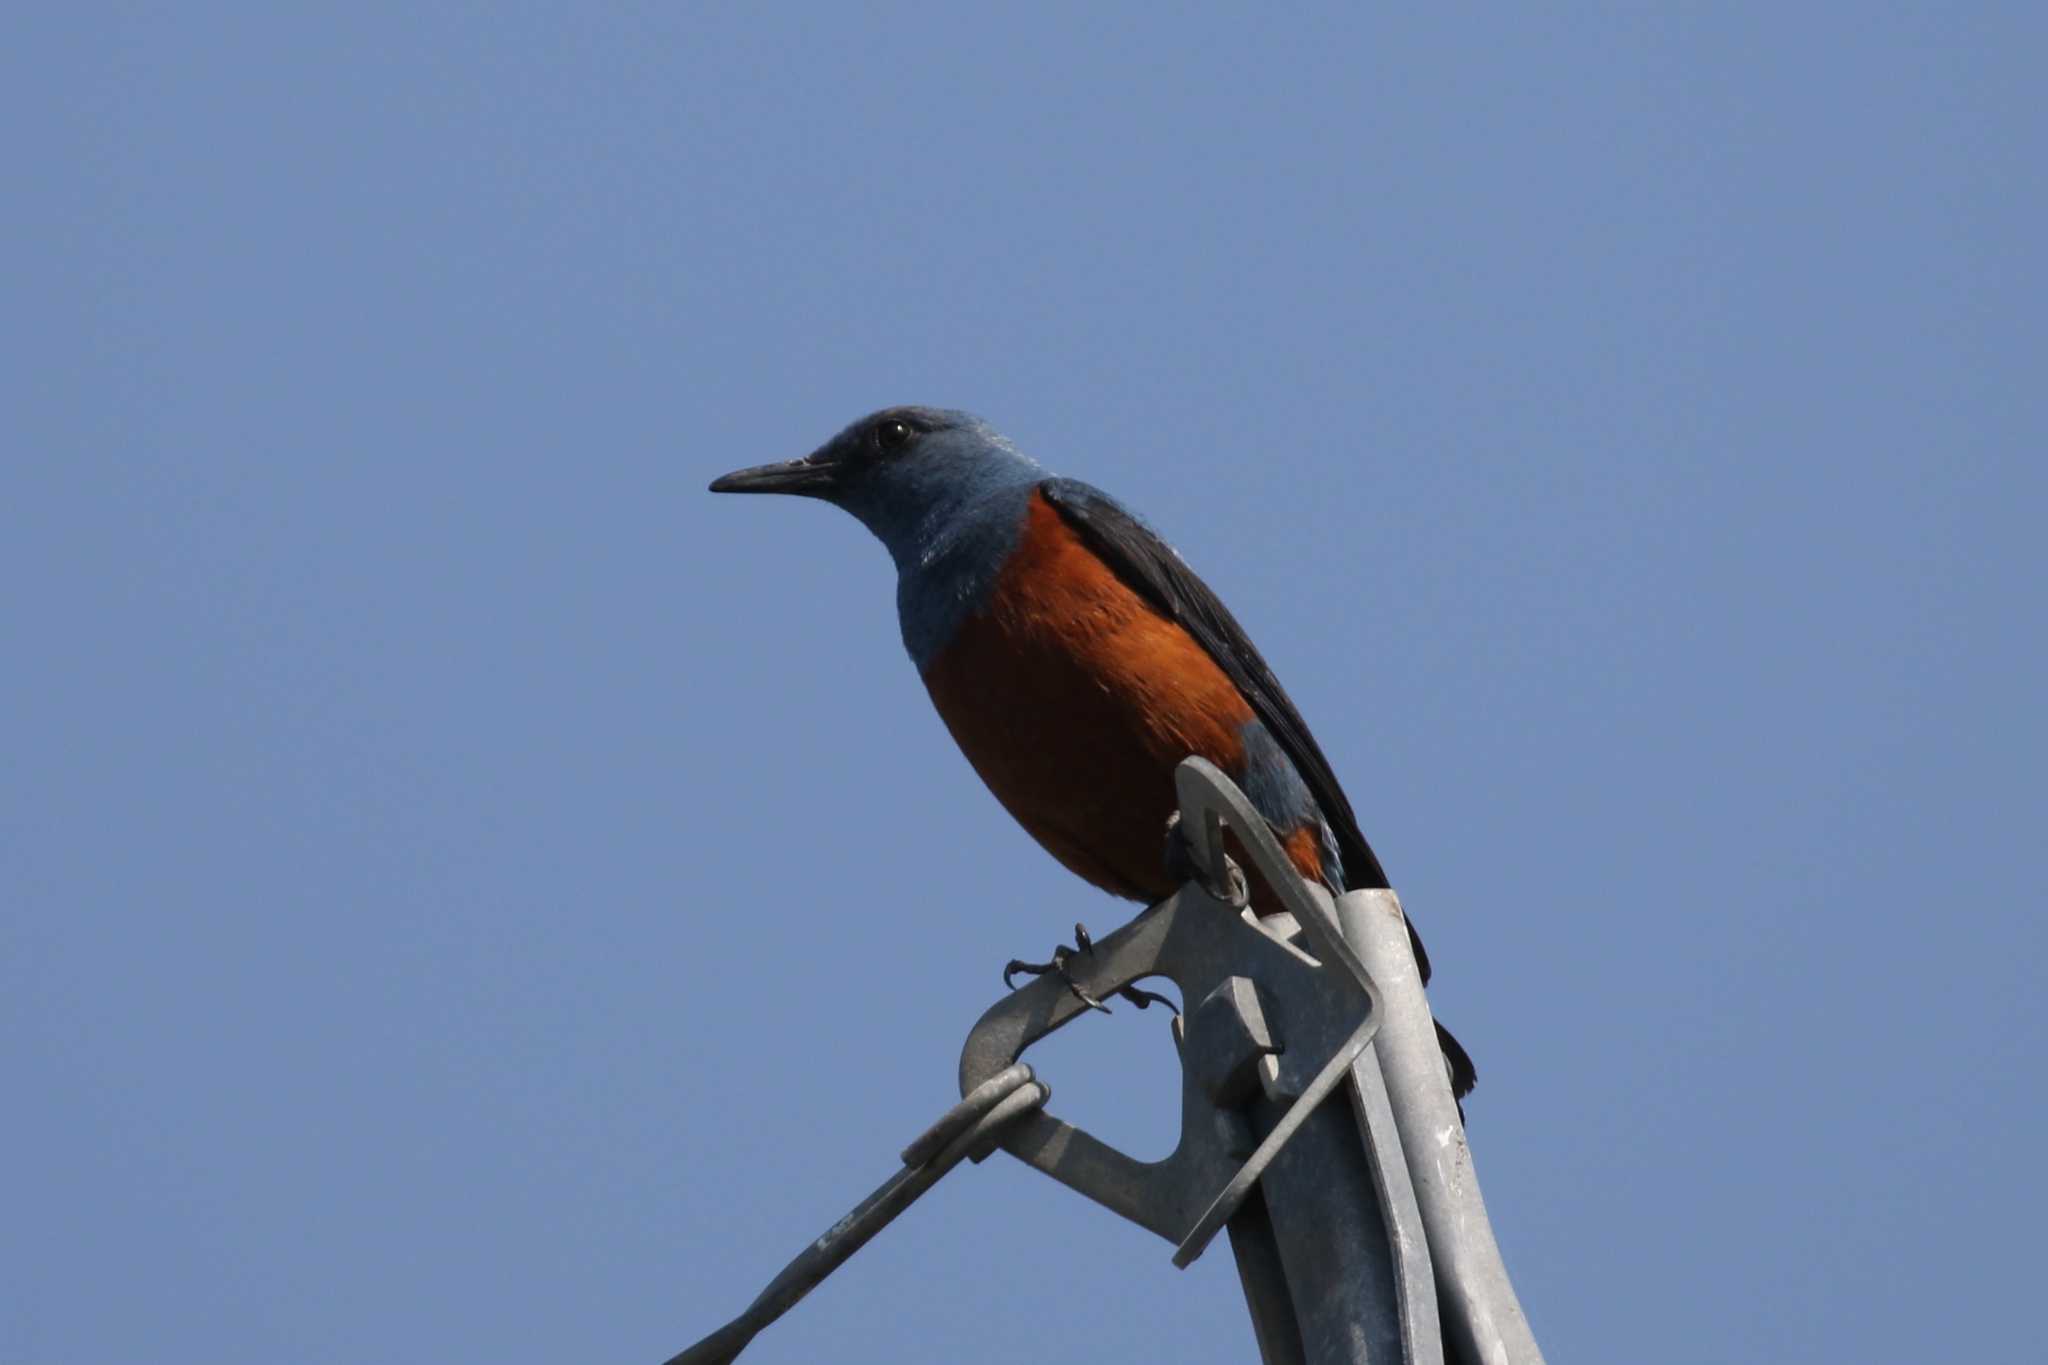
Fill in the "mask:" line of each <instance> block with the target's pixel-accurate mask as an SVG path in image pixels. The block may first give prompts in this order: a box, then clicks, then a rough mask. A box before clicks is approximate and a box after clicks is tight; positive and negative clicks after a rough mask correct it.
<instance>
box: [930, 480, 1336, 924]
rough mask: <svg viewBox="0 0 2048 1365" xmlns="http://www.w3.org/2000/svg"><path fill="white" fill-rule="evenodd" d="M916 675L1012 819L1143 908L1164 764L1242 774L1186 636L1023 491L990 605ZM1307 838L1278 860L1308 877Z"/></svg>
mask: <svg viewBox="0 0 2048 1365" xmlns="http://www.w3.org/2000/svg"><path fill="white" fill-rule="evenodd" d="M924 679H925V686H926V688H927V689H928V690H929V691H930V693H931V697H932V702H933V704H934V705H936V706H937V707H938V711H939V715H940V716H941V717H943V718H944V720H945V722H946V727H947V728H948V729H949V730H951V731H952V733H953V738H954V739H955V740H956V741H957V742H958V743H959V745H960V749H961V752H962V753H964V754H966V756H967V761H968V762H969V763H971V764H973V765H974V770H975V772H977V773H979V774H980V775H981V779H982V781H983V782H986V783H987V784H988V788H989V790H990V791H992V792H994V793H995V795H996V799H997V800H999V801H1001V802H1002V803H1003V806H1004V808H1005V809H1007V810H1008V811H1009V812H1010V814H1011V815H1012V816H1014V817H1015V818H1016V820H1017V822H1018V823H1019V824H1021V825H1022V826H1024V828H1025V829H1026V830H1027V831H1028V832H1029V833H1030V834H1031V836H1032V837H1033V838H1034V839H1036V840H1038V842H1039V843H1040V844H1042V845H1044V846H1045V848H1046V850H1047V851H1048V852H1050V853H1051V854H1052V855H1053V856H1054V857H1055V858H1058V859H1059V860H1060V862H1062V863H1064V864H1065V865H1066V866H1067V867H1068V868H1069V869H1071V870H1072V871H1073V872H1075V873H1076V874H1078V875H1079V876H1081V877H1084V878H1086V879H1087V880H1088V881H1090V882H1093V883H1094V884H1095V885H1097V886H1099V887H1102V888H1103V889H1104V890H1106V891H1110V892H1113V893H1115V894H1116V895H1119V896H1127V897H1130V898H1131V899H1133V900H1141V901H1151V900H1157V899H1159V898H1160V897H1162V896H1165V895H1167V894H1169V893H1170V892H1171V891H1173V890H1174V886H1173V884H1172V882H1171V881H1170V880H1169V878H1168V877H1167V873H1166V865H1165V848H1166V820H1167V817H1168V816H1169V815H1170V814H1171V813H1172V811H1173V809H1174V806H1175V798H1174V790H1173V769H1174V766H1175V765H1176V764H1178V763H1179V762H1180V761H1181V760H1182V759H1183V758H1186V757H1187V756H1188V755H1190V754H1199V755H1201V756H1202V757H1204V758H1207V759H1208V760H1210V761H1211V762H1213V763H1215V764H1216V765H1217V766H1218V767H1220V768H1222V769H1223V770H1224V771H1225V772H1228V773H1232V774H1238V773H1240V772H1241V771H1242V766H1243V758H1244V743H1243V739H1242V732H1243V727H1244V725H1245V724H1246V722H1248V721H1250V720H1251V719H1252V717H1253V713H1252V709H1251V707H1250V706H1249V705H1248V704H1247V703H1246V702H1245V700H1244V698H1243V697H1242V696H1241V695H1240V694H1239V693H1238V690H1237V687H1236V685H1235V684H1233V683H1232V682H1231V681H1230V679H1229V677H1228V676H1226V675H1225V674H1224V672H1223V670H1222V669H1221V668H1219V667H1217V665H1216V662H1215V661H1214V660H1213V659H1211V658H1210V657H1209V655H1208V654H1207V652H1205V651H1204V650H1203V649H1202V647H1201V646H1200V645H1199V644H1197V643H1196V642H1195V640H1194V638H1193V637H1192V636H1190V635H1189V634H1188V633H1187V632H1186V631H1185V630H1183V629H1181V627H1180V626H1179V625H1177V624H1175V623H1174V622H1173V621H1170V620H1168V619H1167V618H1166V617H1164V616H1161V615H1160V614H1159V613H1158V612H1156V611H1154V610H1153V609H1152V607H1151V606H1150V605H1149V604H1147V603H1146V602H1145V601H1144V599H1142V598H1141V597H1139V596H1138V595H1137V594H1136V593H1135V592H1133V591H1132V590H1131V589H1130V588H1128V587H1126V586H1125V585H1124V583H1123V581H1122V580H1121V579H1119V578H1118V577H1117V576H1116V574H1115V573H1114V572H1113V571H1112V570H1111V569H1109V568H1108V567H1107V566H1106V565H1104V564H1103V563H1102V561H1101V560H1099V559H1097V558H1096V557H1095V556H1094V554H1093V553H1091V552H1090V551H1089V550H1088V548H1087V547H1086V546H1085V545H1083V544H1082V543H1081V542H1080V540H1079V539H1078V538H1077V537H1076V535H1075V534H1074V532H1073V530H1072V528H1071V527H1069V526H1068V525H1067V524H1066V522H1065V520H1064V519H1062V518H1061V516H1060V514H1059V513H1058V511H1056V510H1055V509H1054V508H1053V507H1052V506H1051V505H1050V504H1048V503H1047V502H1046V501H1045V500H1044V499H1043V498H1042V497H1036V496H1034V497H1033V498H1032V500H1031V503H1030V507H1029V511H1028V512H1027V513H1026V519H1025V525H1024V528H1023V530H1022V532H1021V534H1020V535H1019V537H1018V542H1017V548H1016V550H1015V551H1014V552H1013V553H1012V555H1011V557H1010V560H1009V562H1008V563H1007V564H1006V565H1005V566H1004V570H1003V573H1002V576H1001V577H1000V578H999V579H998V580H997V581H996V583H995V585H994V587H993V588H992V589H991V592H990V595H989V600H988V601H987V602H986V603H985V604H984V605H983V607H982V608H981V609H980V610H979V611H978V612H976V613H975V614H973V615H972V616H970V617H968V618H967V619H966V620H965V621H964V622H963V623H962V624H961V626H960V628H959V630H958V632H957V633H956V634H955V636H954V638H953V639H952V640H951V641H950V642H949V643H948V644H947V646H946V648H944V649H943V650H941V651H940V652H939V653H938V655H937V656H936V657H935V658H934V659H933V660H932V661H931V663H930V664H929V665H927V667H926V669H925V674H924ZM1287 833H1288V834H1296V832H1294V831H1288V832H1287ZM1306 834H1307V832H1306V831H1303V832H1300V834H1298V835H1296V837H1293V838H1289V839H1288V840H1287V843H1288V851H1289V853H1290V854H1293V855H1295V859H1296V861H1297V863H1298V864H1300V865H1301V866H1302V867H1303V870H1304V871H1305V872H1309V873H1311V874H1312V873H1313V870H1314V867H1315V865H1316V864H1315V854H1314V851H1313V850H1314V847H1315V840H1314V838H1313V837H1302V836H1305V835H1306ZM1296 844H1300V845H1301V847H1300V848H1299V849H1298V850H1297V849H1296V848H1295V845H1296ZM1304 858H1305V859H1306V861H1305V862H1304V861H1303V860H1304Z"/></svg>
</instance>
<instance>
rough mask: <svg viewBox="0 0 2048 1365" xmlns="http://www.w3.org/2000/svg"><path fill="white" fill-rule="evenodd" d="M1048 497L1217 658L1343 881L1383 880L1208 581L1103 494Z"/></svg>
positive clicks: (1288, 706) (1323, 766)
mask: <svg viewBox="0 0 2048 1365" xmlns="http://www.w3.org/2000/svg"><path fill="white" fill-rule="evenodd" d="M1039 491H1040V492H1041V493H1043V494H1044V495H1045V500H1046V501H1047V502H1049V503H1051V504H1052V505H1053V506H1054V507H1056V508H1058V509H1059V512H1060V515H1061V516H1063V517H1065V518H1066V520H1067V524H1068V525H1069V526H1072V527H1073V528H1074V531H1075V532H1076V534H1078V535H1079V536H1080V537H1081V539H1082V540H1083V541H1084V542H1085V543H1086V544H1087V546H1088V548H1089V549H1091V550H1093V551H1094V552H1095V553H1096V554H1097V555H1098V556H1100V557H1101V559H1102V561H1103V563H1105V564H1107V565H1109V567H1110V568H1112V569H1114V570H1115V571H1116V574H1117V576H1118V577H1119V578H1121V579H1122V580H1123V581H1124V582H1125V583H1126V584H1128V585H1129V586H1130V587H1131V588H1132V589H1133V590H1134V591H1136V592H1137V593H1138V595H1139V596H1141V597H1143V598H1144V599H1145V600H1146V601H1147V602H1150V603H1151V604H1152V606H1153V607H1154V608H1155V609H1157V610H1158V611H1159V613H1160V614H1161V615H1163V616H1166V617H1167V618H1169V619H1170V620H1173V621H1177V622H1179V623H1180V625H1181V626H1182V627H1183V628H1184V629H1185V630H1186V631H1187V632H1188V634H1190V635H1192V636H1194V637H1195V640H1196V642H1197V643H1198V644H1200V645H1201V646H1202V648H1203V650H1204V651H1205V652H1207V654H1208V655H1209V657H1210V658H1212V659H1214V660H1215V661H1216V666H1217V667H1218V668H1221V669H1222V670H1223V672H1224V673H1225V675H1227V676H1228V677H1229V679H1230V680H1231V681H1232V682H1233V683H1235V684H1237V690H1238V691H1239V692H1241V693H1243V694H1244V699H1245V700H1246V701H1248V702H1250V703H1251V707H1252V711H1253V712H1254V713H1255V714H1256V715H1257V716H1258V718H1259V720H1260V721H1261V722H1262V723H1264V725H1265V727H1266V730H1267V732H1268V733H1269V734H1271V735H1272V736H1273V739H1274V741H1275V742H1276V743H1278V744H1279V746H1280V748H1281V750H1282V752H1284V753H1285V754H1286V755H1287V757H1288V758H1289V759H1290V760H1292V761H1293V763H1294V768H1295V771H1296V772H1298V773H1300V774H1301V780H1302V781H1304V782H1306V783H1307V784H1308V789H1309V792H1310V794H1311V795H1313V796H1314V797H1315V799H1316V805H1317V806H1319V807H1321V808H1322V812H1323V819H1325V820H1327V821H1328V822H1329V825H1330V830H1331V832H1332V833H1333V834H1335V835H1336V838H1337V851H1338V854H1339V856H1340V857H1341V858H1342V859H1343V861H1344V886H1345V889H1347V890H1352V891H1359V890H1367V889H1370V888H1374V887H1383V886H1385V885H1387V874H1386V872H1385V870H1384V869H1382V868H1381V867H1380V860H1379V858H1378V857H1376V856H1375V855H1374V853H1373V851H1372V845H1370V844H1368V843H1367V842H1366V841H1365V835H1364V834H1363V833H1362V832H1361V831H1360V830H1359V828H1358V817H1357V816H1356V815H1355V814H1353V813H1352V810H1351V802H1350V800H1349V798H1347V797H1346V796H1345V795H1344V789H1343V787H1341V786H1339V785H1338V783H1337V775H1336V774H1335V773H1334V772H1332V771H1330V760H1328V759H1327V758H1324V757H1323V751H1322V749H1321V748H1319V747H1318V746H1317V744H1316V741H1315V736H1314V735H1312V734H1310V733H1309V729H1308V725H1307V724H1306V723H1305V722H1303V720H1302V718H1301V713H1300V712H1298V711H1296V710H1295V709H1294V703H1293V702H1292V701H1290V700H1289V699H1288V696H1287V691H1286V689H1285V688H1283V687H1281V686H1280V680H1279V679H1278V678H1276V677H1274V676H1273V670H1272V669H1271V668H1268V667H1267V666H1266V661H1265V660H1264V659H1263V658H1261V657H1260V656H1259V651H1258V649H1257V647H1256V646H1254V645H1253V644H1252V642H1251V639H1250V637H1248V636H1247V635H1246V634H1245V633H1244V627H1242V626H1240V625H1239V624H1238V623H1237V618H1236V617H1234V616H1232V615H1231V614H1230V608H1228V607H1226V606H1224V605H1223V603H1222V602H1221V601H1219V600H1218V599H1217V596H1216V594H1215V593H1213V592H1211V591H1210V590H1209V585H1208V584H1206V583H1204V582H1203V581H1202V580H1201V579H1199V578H1197V577H1196V576H1195V571H1194V570H1193V569H1190V568H1189V567H1188V566H1187V565H1186V563H1184V562H1183V561H1182V560H1181V557H1180V556H1179V555H1177V554H1175V553H1174V552H1173V548H1172V547H1171V546H1169V545H1168V544H1167V543H1166V542H1165V541H1163V540H1161V539H1160V538H1159V537H1158V536H1156V535H1154V534H1153V533H1152V531H1151V529H1150V528H1148V527H1147V526H1146V525H1145V524H1144V523H1143V522H1141V521H1139V520H1138V519H1137V518H1136V517H1134V516H1132V515H1131V514H1130V513H1129V512H1127V511H1125V510H1124V509H1123V508H1122V507H1121V506H1119V505H1118V504H1117V502H1116V501H1115V500H1114V499H1112V498H1111V497H1110V496H1109V495H1108V494H1106V493H1103V492H1101V491H1099V490H1097V489H1094V488H1090V487H1089V486H1088V485H1087V484H1085V483H1078V482H1076V481H1074V480H1072V479H1048V480H1046V482H1045V483H1043V484H1041V485H1040V486H1039ZM1415 956H1416V959H1417V961H1418V963H1419V964H1420V965H1421V967H1422V975H1423V979H1424V980H1427V979H1428V978H1429V965H1428V959H1427V958H1426V957H1425V956H1424V955H1423V952H1422V945H1421V943H1419V942H1418V943H1417V944H1416V945H1415Z"/></svg>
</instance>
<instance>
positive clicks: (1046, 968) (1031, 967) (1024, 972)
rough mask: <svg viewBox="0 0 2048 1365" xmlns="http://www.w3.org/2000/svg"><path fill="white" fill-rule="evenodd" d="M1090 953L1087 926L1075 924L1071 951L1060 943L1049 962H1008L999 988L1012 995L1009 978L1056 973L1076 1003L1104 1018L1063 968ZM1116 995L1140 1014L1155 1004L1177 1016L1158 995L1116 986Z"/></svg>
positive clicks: (1103, 1008) (1092, 945)
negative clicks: (1072, 994) (1008, 990)
mask: <svg viewBox="0 0 2048 1365" xmlns="http://www.w3.org/2000/svg"><path fill="white" fill-rule="evenodd" d="M1094 951H1095V940H1094V939H1093V938H1091V937H1090V936H1089V933H1088V926H1087V925H1085V924H1076V925H1075V926H1074V946H1073V947H1071V948H1069V947H1068V946H1067V945H1066V944H1064V943H1062V944H1061V945H1060V946H1059V947H1057V948H1054V949H1053V950H1052V961H1050V962H1023V961H1019V960H1018V959H1016V958H1011V959H1010V961H1009V962H1008V963H1007V964H1006V965H1005V966H1004V967H1003V984H1004V985H1005V986H1008V987H1009V988H1010V989H1011V990H1013V991H1014V990H1016V989H1017V987H1016V984H1015V983H1014V982H1012V981H1011V980H1010V978H1011V977H1013V976H1020V975H1021V976H1044V975H1045V974H1046V973H1047V972H1057V973H1058V974H1059V978H1060V980H1062V981H1064V982H1066V983H1067V989H1068V990H1070V991H1072V992H1073V993H1074V998H1075V999H1076V1000H1079V1001H1080V1002H1081V1003H1082V1004H1084V1005H1086V1006H1087V1007H1088V1008H1089V1009H1092V1010H1101V1011H1102V1012H1103V1013H1104V1014H1108V1013H1109V1006H1107V1005H1105V1004H1103V1003H1102V1002H1101V1001H1100V1000H1097V999H1096V998H1095V997H1094V996H1093V995H1092V994H1090V993H1089V991H1088V988H1087V987H1086V986H1083V985H1082V984H1081V983H1080V982H1078V981H1076V980H1074V977H1073V974H1072V973H1071V972H1070V971H1069V970H1068V969H1067V964H1068V963H1070V962H1072V961H1073V960H1074V958H1076V957H1077V956H1079V955H1080V954H1082V953H1092V952H1094ZM1116 994H1117V995H1118V996H1120V997H1121V998H1123V999H1125V1000H1128V1001H1130V1002H1131V1003H1132V1004H1133V1005H1136V1006H1137V1007H1138V1008H1139V1009H1141V1010H1142V1009H1147V1008H1149V1007H1150V1006H1152V1005H1155V1004H1159V1005H1164V1006H1166V1008H1168V1009H1170V1010H1172V1011H1173V1012H1174V1013H1175V1014H1179V1013H1180V1006H1179V1005H1176V1004H1175V1003H1174V1002H1173V1000H1172V999H1171V998H1170V997H1168V996H1164V995H1161V994H1160V993H1159V992H1157V991H1148V990H1144V989H1142V988H1141V987H1138V986H1119V987H1117V989H1116Z"/></svg>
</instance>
